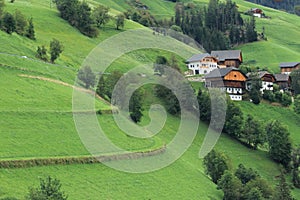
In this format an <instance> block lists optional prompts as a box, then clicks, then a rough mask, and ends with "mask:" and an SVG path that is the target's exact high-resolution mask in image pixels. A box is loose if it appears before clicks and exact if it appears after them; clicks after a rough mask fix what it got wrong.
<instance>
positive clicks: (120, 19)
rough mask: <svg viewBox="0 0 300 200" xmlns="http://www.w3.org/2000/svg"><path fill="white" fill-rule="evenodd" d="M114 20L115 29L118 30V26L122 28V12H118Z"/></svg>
mask: <svg viewBox="0 0 300 200" xmlns="http://www.w3.org/2000/svg"><path fill="white" fill-rule="evenodd" d="M115 22H116V29H117V30H119V29H120V28H124V24H125V16H124V15H123V14H118V15H117V16H116V18H115Z"/></svg>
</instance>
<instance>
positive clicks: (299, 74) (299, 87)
mask: <svg viewBox="0 0 300 200" xmlns="http://www.w3.org/2000/svg"><path fill="white" fill-rule="evenodd" d="M290 76H291V79H292V80H293V81H292V89H293V91H294V93H295V95H298V94H300V69H297V70H294V71H292V73H291V74H290Z"/></svg>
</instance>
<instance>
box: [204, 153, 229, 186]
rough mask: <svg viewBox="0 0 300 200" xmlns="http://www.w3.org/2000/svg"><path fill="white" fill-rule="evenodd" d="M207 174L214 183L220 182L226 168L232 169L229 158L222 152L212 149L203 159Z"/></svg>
mask: <svg viewBox="0 0 300 200" xmlns="http://www.w3.org/2000/svg"><path fill="white" fill-rule="evenodd" d="M203 165H204V167H205V171H206V174H208V175H209V176H210V177H211V179H212V181H213V182H214V183H218V181H219V180H220V179H221V177H222V175H223V174H224V173H225V171H226V170H228V169H230V167H231V164H230V161H229V158H228V157H227V156H226V155H225V154H223V153H220V152H217V151H215V150H212V151H211V152H209V153H208V154H207V155H206V156H205V157H204V160H203Z"/></svg>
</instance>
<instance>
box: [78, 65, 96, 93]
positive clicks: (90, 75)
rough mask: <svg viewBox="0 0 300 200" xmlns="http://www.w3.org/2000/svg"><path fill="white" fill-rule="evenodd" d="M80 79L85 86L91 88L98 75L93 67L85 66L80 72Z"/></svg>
mask: <svg viewBox="0 0 300 200" xmlns="http://www.w3.org/2000/svg"><path fill="white" fill-rule="evenodd" d="M78 79H79V80H81V81H82V82H83V83H84V84H85V88H87V89H88V88H90V87H94V86H95V82H96V75H95V74H94V72H93V71H92V69H91V67H89V66H85V67H83V68H82V69H80V70H79V72H78Z"/></svg>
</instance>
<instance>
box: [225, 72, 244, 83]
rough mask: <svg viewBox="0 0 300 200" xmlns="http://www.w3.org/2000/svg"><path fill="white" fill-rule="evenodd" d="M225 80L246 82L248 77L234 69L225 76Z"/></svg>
mask: <svg viewBox="0 0 300 200" xmlns="http://www.w3.org/2000/svg"><path fill="white" fill-rule="evenodd" d="M224 80H226V81H242V82H245V81H246V80H247V77H246V76H245V75H244V74H243V73H242V72H240V71H237V70H232V71H231V72H229V73H228V74H227V75H226V76H225V77H224Z"/></svg>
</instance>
